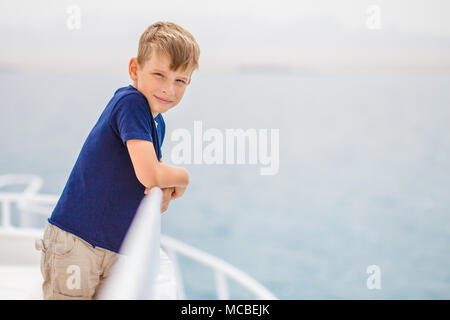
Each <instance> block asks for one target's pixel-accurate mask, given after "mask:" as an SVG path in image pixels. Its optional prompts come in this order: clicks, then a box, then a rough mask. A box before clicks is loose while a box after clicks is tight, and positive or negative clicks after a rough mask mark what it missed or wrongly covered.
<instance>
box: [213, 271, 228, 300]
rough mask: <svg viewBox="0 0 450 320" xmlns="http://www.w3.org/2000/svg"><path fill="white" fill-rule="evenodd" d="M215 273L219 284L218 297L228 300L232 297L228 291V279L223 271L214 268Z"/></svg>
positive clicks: (217, 284)
mask: <svg viewBox="0 0 450 320" xmlns="http://www.w3.org/2000/svg"><path fill="white" fill-rule="evenodd" d="M214 275H215V278H216V286H217V299H219V300H228V299H230V294H229V292H228V286H227V280H226V278H225V275H224V274H223V272H221V271H218V270H214Z"/></svg>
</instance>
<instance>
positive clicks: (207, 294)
mask: <svg viewBox="0 0 450 320" xmlns="http://www.w3.org/2000/svg"><path fill="white" fill-rule="evenodd" d="M129 83H130V82H129V80H128V77H127V75H126V74H124V75H95V74H76V75H75V74H62V73H60V74H40V73H24V72H8V73H6V72H3V73H0V97H1V105H0V128H1V135H0V148H1V149H0V150H1V156H0V174H7V173H30V174H36V175H39V176H41V177H42V178H43V179H44V182H45V184H44V187H43V189H42V192H43V193H51V194H56V195H59V194H60V193H61V192H62V189H63V188H64V185H65V183H66V180H67V178H68V176H69V174H70V171H71V169H72V167H73V165H74V163H75V160H76V158H77V156H78V153H79V151H80V148H81V146H82V145H83V143H84V140H85V138H86V137H87V135H88V134H89V132H90V130H91V128H92V127H93V125H94V124H95V123H96V121H97V119H98V117H99V115H100V114H101V112H102V111H103V109H104V107H105V105H106V103H107V102H108V101H109V99H110V98H111V96H112V95H113V93H114V91H115V90H116V89H117V88H118V87H121V86H126V85H128V84H129ZM164 117H165V120H166V126H167V132H166V138H165V142H164V146H163V158H164V160H165V162H166V163H169V164H170V163H171V161H172V159H173V158H172V156H173V155H172V150H173V148H174V147H175V146H176V145H177V141H174V140H173V139H172V137H171V135H172V133H174V132H175V130H177V129H182V128H184V129H187V130H188V131H189V132H190V133H191V134H192V135H194V121H201V122H202V126H203V131H206V130H207V129H210V128H214V129H218V130H219V131H220V132H222V133H224V134H225V132H226V130H227V129H238V128H240V129H244V130H246V129H255V130H260V129H262V130H268V131H270V129H279V171H278V173H277V174H275V175H271V176H263V175H260V168H261V167H263V166H264V165H262V164H260V163H258V164H249V163H248V161H247V162H246V163H245V164H222V165H219V164H212V165H208V164H206V163H200V164H188V165H184V166H185V167H186V168H187V169H188V171H189V172H190V180H191V183H190V186H189V188H188V190H187V191H186V193H185V195H184V197H182V198H181V199H179V200H176V201H174V202H172V203H171V205H170V207H169V210H168V211H167V212H166V213H165V214H164V215H163V218H162V231H163V233H164V234H166V235H169V236H172V237H174V238H176V239H179V240H181V241H184V242H186V243H187V244H190V245H193V246H195V247H197V248H199V249H201V250H204V251H206V252H208V253H211V254H213V255H216V256H218V257H220V258H222V259H224V260H225V261H228V262H230V263H231V264H233V265H234V266H236V267H238V268H240V269H241V270H243V271H244V272H246V273H247V274H249V275H250V276H252V277H253V278H255V279H256V280H258V281H260V282H261V283H262V284H263V285H265V286H266V287H267V288H269V289H270V290H271V291H272V292H273V293H274V294H275V295H276V296H278V297H279V298H280V299H449V298H450V129H449V124H450V76H447V75H389V74H386V75H313V74H310V75H300V74H282V73H241V74H239V73H237V74H206V73H201V72H199V73H197V74H194V78H193V80H192V83H191V86H190V87H189V88H188V90H187V91H186V94H185V97H184V99H183V101H182V102H181V103H180V104H179V105H178V106H177V107H176V108H174V109H172V110H170V111H169V112H168V113H167V114H165V115H164ZM193 139H194V138H193ZM206 145H207V143H206V142H205V146H206ZM270 147H271V146H269V148H270ZM112 183H114V182H113V181H112ZM181 263H182V264H183V266H185V268H184V271H183V276H184V278H185V280H186V285H185V286H186V289H187V294H188V297H190V298H193V299H214V298H215V291H214V288H213V281H214V275H213V274H212V273H211V272H210V271H209V270H206V269H203V268H202V267H199V266H197V265H195V264H193V263H191V262H189V261H186V260H184V259H182V260H181ZM372 265H376V266H378V267H379V270H380V274H379V275H380V277H379V280H380V287H379V289H369V288H368V286H367V280H368V278H369V276H370V274H368V273H367V268H368V267H369V266H372ZM231 284H232V286H231V294H232V295H233V297H236V298H251V296H249V295H247V294H245V293H242V290H240V288H239V286H237V285H235V284H234V283H231Z"/></svg>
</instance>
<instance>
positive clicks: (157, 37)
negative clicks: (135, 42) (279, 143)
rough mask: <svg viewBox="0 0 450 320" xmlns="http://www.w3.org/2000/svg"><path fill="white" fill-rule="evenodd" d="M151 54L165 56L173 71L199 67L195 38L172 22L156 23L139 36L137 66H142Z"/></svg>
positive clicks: (198, 54)
mask: <svg viewBox="0 0 450 320" xmlns="http://www.w3.org/2000/svg"><path fill="white" fill-rule="evenodd" d="M153 53H156V54H165V55H167V56H168V57H169V58H170V60H171V63H170V69H171V70H173V71H176V70H181V71H186V70H189V69H191V70H192V71H194V70H195V69H198V67H199V65H198V59H199V57H200V48H199V46H198V44H197V42H196V41H195V38H194V37H193V36H192V34H191V33H189V32H188V31H187V30H185V29H184V28H182V27H180V26H179V25H177V24H176V23H173V22H164V21H159V22H156V23H154V24H152V25H151V26H149V27H148V28H147V30H145V31H144V33H143V34H142V35H141V38H140V39H139V48H138V55H137V61H138V63H139V65H141V66H144V64H145V62H146V61H148V60H149V59H150V58H151V57H152V54H153Z"/></svg>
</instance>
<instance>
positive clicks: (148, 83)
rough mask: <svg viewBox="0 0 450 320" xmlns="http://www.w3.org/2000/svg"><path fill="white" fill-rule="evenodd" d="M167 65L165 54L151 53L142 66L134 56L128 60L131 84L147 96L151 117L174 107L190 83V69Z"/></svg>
mask: <svg viewBox="0 0 450 320" xmlns="http://www.w3.org/2000/svg"><path fill="white" fill-rule="evenodd" d="M169 65H170V59H169V57H167V56H166V55H158V54H153V55H152V57H151V58H150V59H149V60H147V61H146V62H145V64H144V65H143V66H141V65H139V64H138V62H137V59H136V58H132V59H131V60H130V65H129V72H130V77H131V79H132V80H133V82H134V83H133V85H134V87H135V88H136V89H137V90H139V91H140V92H141V93H142V94H143V95H144V96H145V97H146V98H147V101H148V104H149V105H150V108H151V111H152V114H153V117H156V116H157V115H158V113H164V112H166V111H167V110H169V109H171V108H173V107H175V106H176V105H177V104H178V102H180V101H181V98H183V95H184V91H185V90H186V87H187V86H188V85H189V84H190V83H191V77H190V76H191V73H192V71H191V70H186V71H185V72H181V71H172V70H170V68H169Z"/></svg>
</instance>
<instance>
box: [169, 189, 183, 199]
mask: <svg viewBox="0 0 450 320" xmlns="http://www.w3.org/2000/svg"><path fill="white" fill-rule="evenodd" d="M174 189H175V191H174V192H173V193H172V199H178V198H180V197H181V196H182V195H183V193H184V191H186V188H183V187H174Z"/></svg>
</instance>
